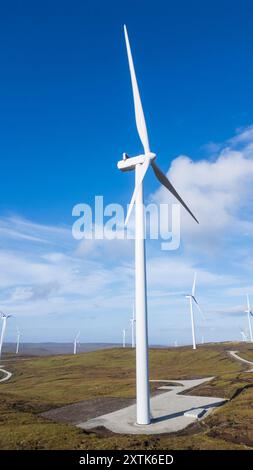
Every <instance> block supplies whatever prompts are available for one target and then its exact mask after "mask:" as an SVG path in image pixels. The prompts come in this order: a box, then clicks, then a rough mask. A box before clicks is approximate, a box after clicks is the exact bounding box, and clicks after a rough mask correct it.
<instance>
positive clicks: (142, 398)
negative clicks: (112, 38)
mask: <svg viewBox="0 0 253 470" xmlns="http://www.w3.org/2000/svg"><path fill="white" fill-rule="evenodd" d="M124 34H125V42H126V49H127V56H128V64H129V69H130V76H131V83H132V91H133V100H134V110H135V120H136V126H137V131H138V134H139V137H140V140H141V143H142V145H143V149H144V153H143V154H141V155H138V156H135V157H131V158H129V157H128V155H127V154H126V153H124V154H123V160H121V161H119V162H118V165H117V166H118V169H119V170H121V171H123V172H125V171H130V170H134V171H135V188H134V192H133V195H132V199H131V202H130V205H129V208H128V212H127V217H126V220H125V225H127V223H128V221H129V218H130V215H131V213H132V210H133V207H134V205H135V314H136V405H137V424H143V425H145V424H150V396H149V364H148V319H147V287H146V255H145V220H144V205H143V180H144V177H145V174H146V172H147V170H148V168H149V166H150V165H151V167H152V169H153V171H154V173H155V176H156V178H157V179H158V181H159V182H160V183H161V184H162V185H163V186H165V187H166V188H167V189H168V190H169V191H170V192H171V193H172V194H173V195H174V196H175V197H176V199H177V200H178V201H179V202H180V203H181V204H182V206H183V207H184V208H185V209H186V210H187V211H188V212H189V213H190V215H191V216H192V217H193V218H194V220H195V221H196V222H198V221H197V219H196V217H195V216H194V215H193V213H192V212H191V211H190V209H189V208H188V207H187V205H186V204H185V202H184V201H183V199H182V198H181V197H180V196H179V194H178V193H177V191H176V189H175V188H174V187H173V186H172V184H171V182H170V181H169V180H168V178H167V176H166V175H165V174H164V173H163V172H162V171H161V170H160V168H159V167H158V166H157V165H156V163H155V158H156V155H155V154H154V153H153V152H151V151H150V147H149V139H148V133H147V128H146V122H145V117H144V113H143V109H142V103H141V98H140V93H139V88H138V84H137V79H136V75H135V69H134V63H133V58H132V53H131V48H130V43H129V39H128V33H127V29H126V26H124Z"/></svg>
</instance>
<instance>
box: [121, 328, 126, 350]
mask: <svg viewBox="0 0 253 470" xmlns="http://www.w3.org/2000/svg"><path fill="white" fill-rule="evenodd" d="M122 347H123V348H125V347H126V330H125V329H123V330H122Z"/></svg>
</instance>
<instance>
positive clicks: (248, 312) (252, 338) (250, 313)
mask: <svg viewBox="0 0 253 470" xmlns="http://www.w3.org/2000/svg"><path fill="white" fill-rule="evenodd" d="M245 313H247V316H248V324H249V337H250V341H251V343H252V342H253V337H252V327H251V320H250V317H252V316H253V313H252V311H251V308H250V301H249V295H248V294H247V310H245Z"/></svg>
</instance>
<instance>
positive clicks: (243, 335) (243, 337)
mask: <svg viewBox="0 0 253 470" xmlns="http://www.w3.org/2000/svg"><path fill="white" fill-rule="evenodd" d="M240 333H241V335H242V340H243V342H244V343H245V342H246V341H248V338H247V335H246V334H245V332H244V331H243V330H241V331H240Z"/></svg>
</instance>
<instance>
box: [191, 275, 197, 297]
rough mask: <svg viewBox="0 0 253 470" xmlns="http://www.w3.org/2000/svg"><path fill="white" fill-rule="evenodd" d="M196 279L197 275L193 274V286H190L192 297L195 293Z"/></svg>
mask: <svg viewBox="0 0 253 470" xmlns="http://www.w3.org/2000/svg"><path fill="white" fill-rule="evenodd" d="M196 278H197V273H194V279H193V284H192V296H193V297H194V296H195V291H196Z"/></svg>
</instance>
